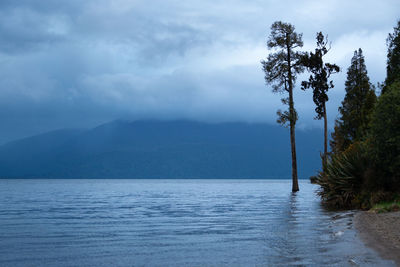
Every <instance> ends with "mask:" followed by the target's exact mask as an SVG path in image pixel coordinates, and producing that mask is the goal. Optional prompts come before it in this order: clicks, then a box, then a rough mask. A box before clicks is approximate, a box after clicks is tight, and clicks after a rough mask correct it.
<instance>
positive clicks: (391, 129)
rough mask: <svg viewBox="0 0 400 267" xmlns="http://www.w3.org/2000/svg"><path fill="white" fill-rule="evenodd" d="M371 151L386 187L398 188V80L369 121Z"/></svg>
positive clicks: (381, 100) (399, 127) (399, 147)
mask: <svg viewBox="0 0 400 267" xmlns="http://www.w3.org/2000/svg"><path fill="white" fill-rule="evenodd" d="M371 142H372V147H371V150H372V151H371V153H372V155H373V157H374V161H375V162H376V166H377V168H378V169H379V170H380V171H381V179H380V180H381V181H380V182H381V183H382V186H384V187H385V188H387V189H395V188H393V187H394V186H395V187H396V188H399V189H400V82H395V83H394V84H392V85H391V86H389V87H388V88H387V91H386V93H385V94H383V95H382V96H381V97H380V98H379V100H378V102H377V105H376V108H375V111H374V113H373V116H372V121H371Z"/></svg>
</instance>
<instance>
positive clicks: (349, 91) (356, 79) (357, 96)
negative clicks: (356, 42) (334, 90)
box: [331, 48, 376, 152]
mask: <svg viewBox="0 0 400 267" xmlns="http://www.w3.org/2000/svg"><path fill="white" fill-rule="evenodd" d="M345 86H346V88H345V89H346V95H345V98H344V100H343V101H342V106H341V107H339V113H340V118H339V119H337V120H336V122H335V132H334V133H333V134H332V139H333V140H332V142H331V146H332V150H333V151H336V152H338V151H344V150H345V149H346V148H347V147H348V146H349V145H350V144H351V143H353V142H354V141H357V140H361V139H362V138H363V137H364V136H365V134H366V132H367V129H368V123H369V121H370V116H371V112H372V111H373V108H374V104H375V102H376V95H375V91H374V88H373V86H372V85H371V83H370V82H369V77H368V73H367V67H366V66H365V61H364V56H363V54H362V50H361V48H360V49H358V51H354V56H353V58H352V59H351V65H350V67H349V68H348V70H347V80H346V83H345Z"/></svg>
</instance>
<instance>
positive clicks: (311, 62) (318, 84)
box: [301, 32, 340, 163]
mask: <svg viewBox="0 0 400 267" xmlns="http://www.w3.org/2000/svg"><path fill="white" fill-rule="evenodd" d="M316 39H317V48H316V49H315V52H314V53H313V52H311V53H309V54H308V53H306V54H305V56H304V57H303V60H302V63H303V64H304V66H305V67H306V68H307V69H308V71H309V72H311V75H310V77H309V78H308V81H303V82H302V83H301V85H302V89H303V90H306V89H308V88H312V89H313V100H314V103H315V105H316V108H315V112H316V113H317V116H316V117H315V119H317V120H321V119H324V154H323V161H324V163H326V156H327V154H328V118H327V113H326V102H327V101H328V99H329V98H328V95H327V93H328V90H329V89H331V88H333V87H334V85H333V81H332V80H330V81H329V77H330V76H331V74H334V73H337V72H339V71H340V68H339V66H337V65H335V64H330V63H324V61H323V56H325V55H326V54H327V53H328V52H329V48H327V47H326V46H327V44H328V38H326V37H324V35H323V34H322V32H319V33H317V38H316Z"/></svg>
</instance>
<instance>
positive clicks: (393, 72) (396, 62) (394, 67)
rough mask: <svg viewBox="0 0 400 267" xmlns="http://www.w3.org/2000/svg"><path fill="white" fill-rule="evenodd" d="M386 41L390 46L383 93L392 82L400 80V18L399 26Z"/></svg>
mask: <svg viewBox="0 0 400 267" xmlns="http://www.w3.org/2000/svg"><path fill="white" fill-rule="evenodd" d="M386 43H387V46H388V53H387V66H386V80H385V86H384V87H383V89H382V93H385V92H386V90H387V87H388V86H390V85H391V84H392V83H394V82H396V81H400V20H399V21H398V22H397V27H394V31H393V33H389V36H388V38H387V39H386Z"/></svg>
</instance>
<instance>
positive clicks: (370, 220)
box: [354, 211, 400, 266]
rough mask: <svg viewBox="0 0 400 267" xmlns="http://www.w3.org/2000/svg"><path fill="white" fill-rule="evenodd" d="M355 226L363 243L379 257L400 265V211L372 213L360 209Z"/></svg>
mask: <svg viewBox="0 0 400 267" xmlns="http://www.w3.org/2000/svg"><path fill="white" fill-rule="evenodd" d="M354 222H355V226H356V229H357V230H358V233H359V235H360V237H361V239H362V240H363V241H364V242H365V244H366V245H367V246H369V247H371V248H373V249H374V250H376V251H377V252H378V253H379V254H380V256H381V257H383V258H385V259H390V260H394V261H395V262H396V264H397V265H398V266H400V212H388V213H373V212H366V211H360V212H359V213H357V214H356V216H355V219H354Z"/></svg>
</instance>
